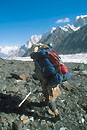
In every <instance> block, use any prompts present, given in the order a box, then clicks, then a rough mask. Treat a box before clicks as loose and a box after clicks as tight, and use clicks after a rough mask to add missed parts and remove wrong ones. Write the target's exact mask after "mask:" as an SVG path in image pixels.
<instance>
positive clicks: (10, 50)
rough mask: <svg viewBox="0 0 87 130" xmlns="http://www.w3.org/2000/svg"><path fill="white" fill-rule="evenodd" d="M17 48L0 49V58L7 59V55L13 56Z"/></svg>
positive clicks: (6, 47)
mask: <svg viewBox="0 0 87 130" xmlns="http://www.w3.org/2000/svg"><path fill="white" fill-rule="evenodd" d="M17 48H18V47H17V46H12V47H9V46H5V47H0V57H1V58H3V57H8V56H9V55H11V54H13V53H14V52H15V50H17Z"/></svg>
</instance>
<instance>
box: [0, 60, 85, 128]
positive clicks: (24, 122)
mask: <svg viewBox="0 0 87 130" xmlns="http://www.w3.org/2000/svg"><path fill="white" fill-rule="evenodd" d="M66 66H67V68H68V70H69V72H70V75H71V76H70V79H69V81H68V82H69V83H70V84H71V85H72V86H73V87H72V89H68V88H64V87H62V84H61V86H60V89H61V91H62V95H61V96H60V97H58V98H57V107H58V109H59V112H60V116H59V117H57V118H55V117H54V116H50V115H49V114H48V112H47V111H48V109H49V108H48V106H47V105H46V104H45V103H43V102H42V99H43V97H44V96H43V93H42V88H41V84H40V82H39V81H38V80H36V78H35V75H34V63H33V62H31V61H26V62H24V61H15V60H4V59H0V130H37V129H38V130H43V129H46V130H48V129H49V130H87V80H86V79H87V64H79V63H78V64H77V63H67V64H66ZM12 73H14V74H24V75H25V76H26V79H25V78H24V79H23V80H22V78H20V76H19V77H14V76H13V75H11V74H12ZM30 91H31V95H30V96H29V97H28V98H27V100H26V101H25V102H24V103H23V105H22V106H21V107H18V105H19V103H20V102H21V101H22V100H23V99H24V98H25V96H26V95H27V94H28V93H29V92H30Z"/></svg>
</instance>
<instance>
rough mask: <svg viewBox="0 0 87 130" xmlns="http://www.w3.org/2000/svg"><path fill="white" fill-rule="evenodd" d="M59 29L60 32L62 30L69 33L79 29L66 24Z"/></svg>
mask: <svg viewBox="0 0 87 130" xmlns="http://www.w3.org/2000/svg"><path fill="white" fill-rule="evenodd" d="M60 28H61V29H62V30H64V31H65V32H67V31H69V32H71V31H77V30H78V29H80V27H75V26H74V25H73V24H72V25H70V24H67V25H65V26H64V27H62V26H60Z"/></svg>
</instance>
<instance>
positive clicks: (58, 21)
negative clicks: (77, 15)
mask: <svg viewBox="0 0 87 130" xmlns="http://www.w3.org/2000/svg"><path fill="white" fill-rule="evenodd" d="M67 22H70V19H69V18H65V19H58V20H57V21H56V23H67Z"/></svg>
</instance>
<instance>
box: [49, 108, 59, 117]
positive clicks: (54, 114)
mask: <svg viewBox="0 0 87 130" xmlns="http://www.w3.org/2000/svg"><path fill="white" fill-rule="evenodd" d="M48 114H50V115H51V116H58V115H59V111H58V109H55V110H54V112H53V111H52V110H51V109H49V110H48Z"/></svg>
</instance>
